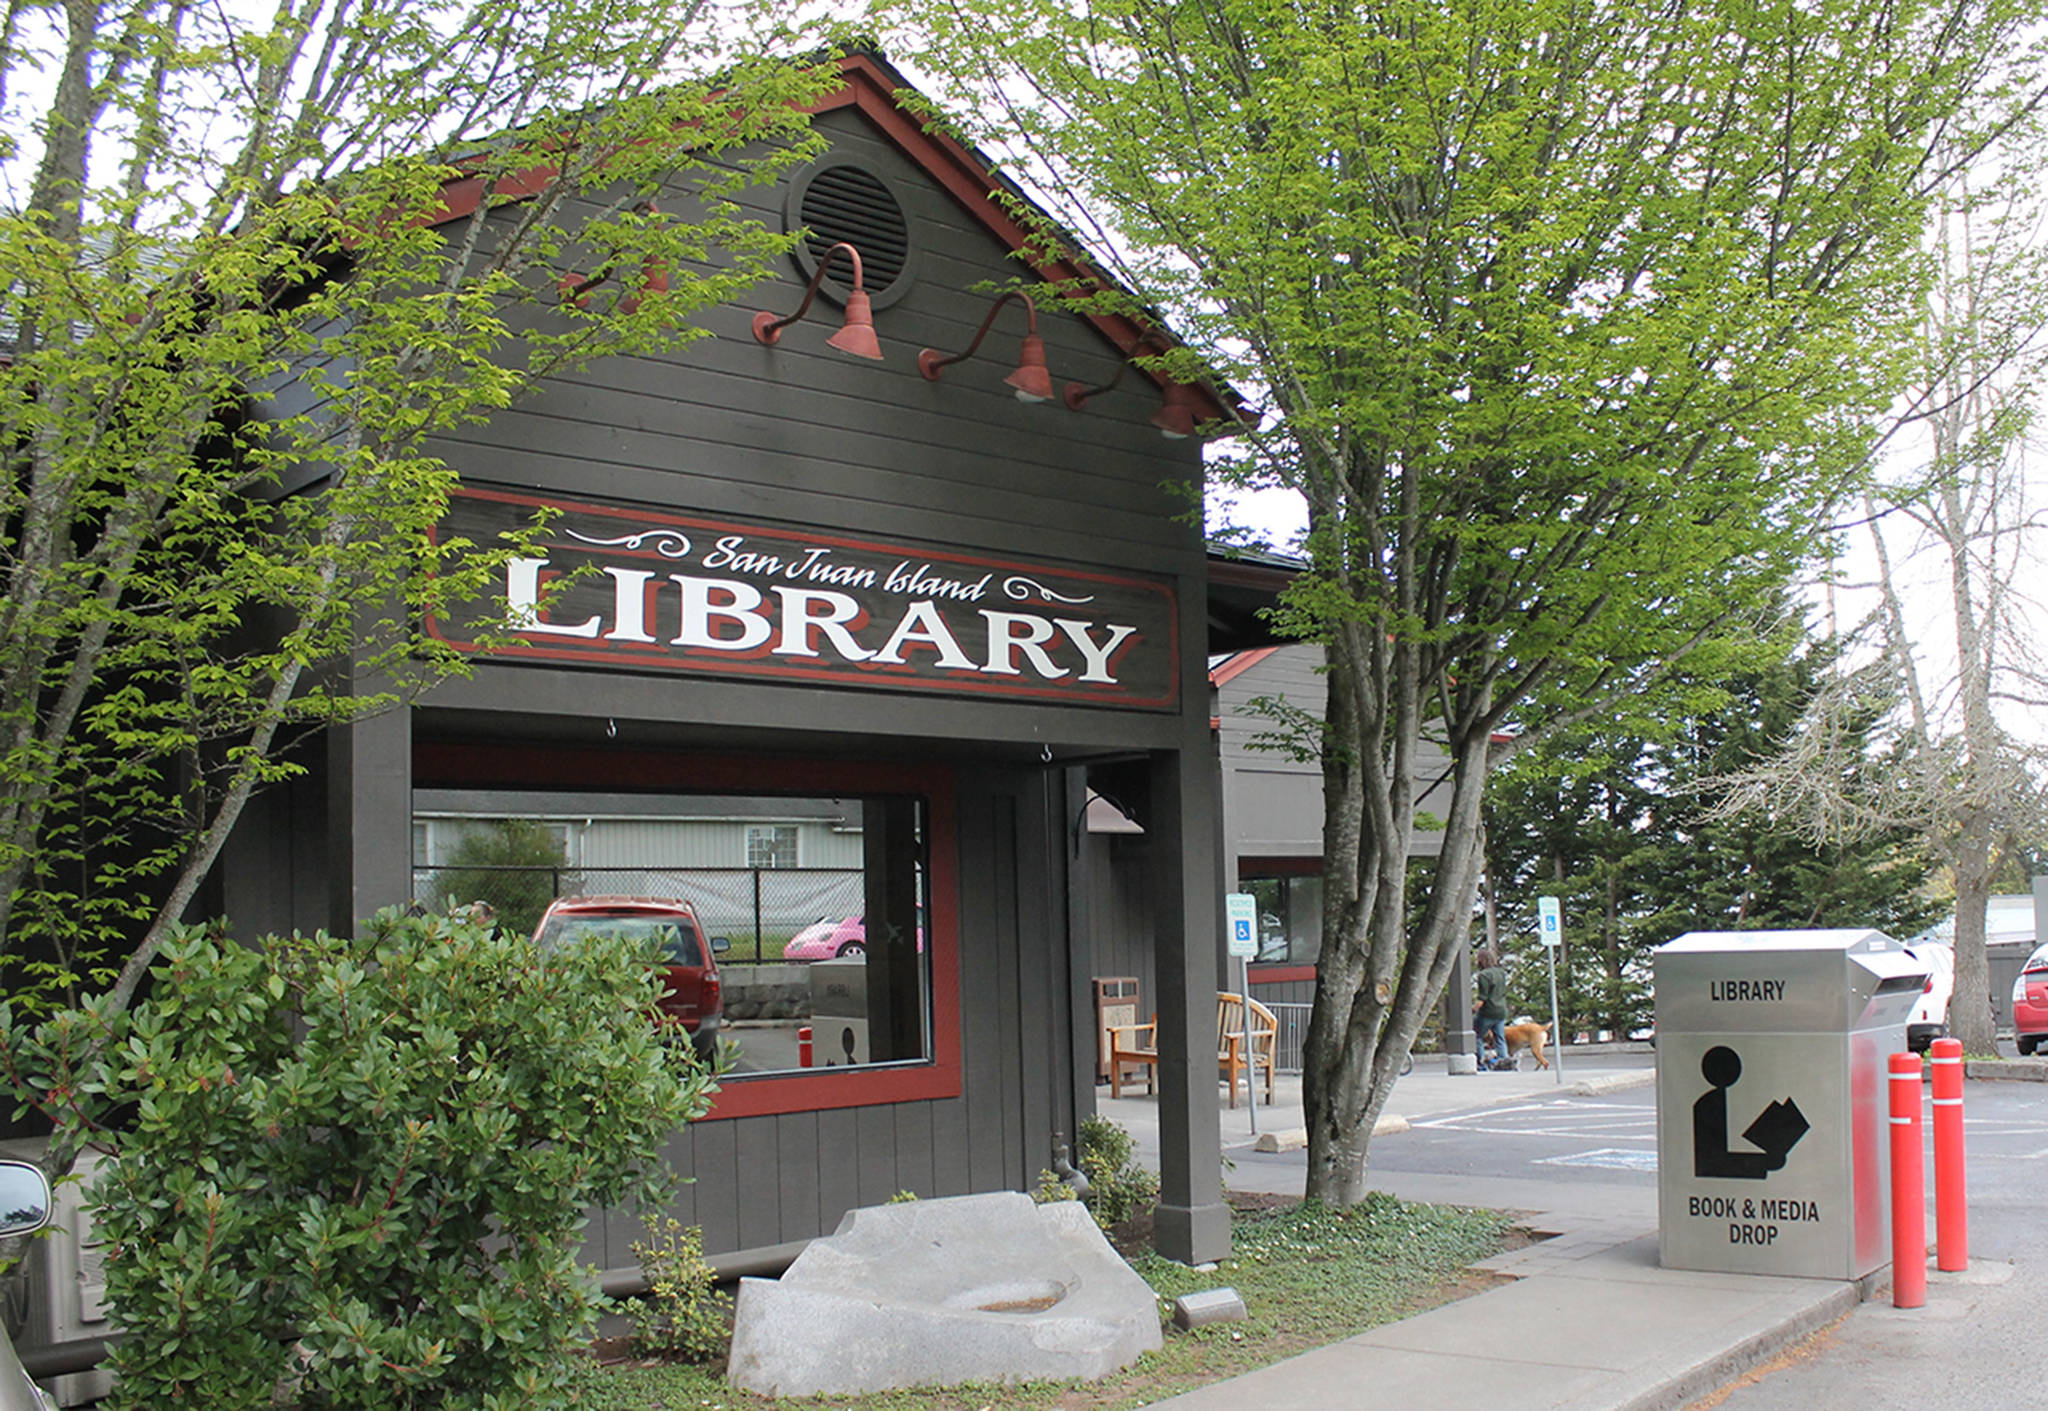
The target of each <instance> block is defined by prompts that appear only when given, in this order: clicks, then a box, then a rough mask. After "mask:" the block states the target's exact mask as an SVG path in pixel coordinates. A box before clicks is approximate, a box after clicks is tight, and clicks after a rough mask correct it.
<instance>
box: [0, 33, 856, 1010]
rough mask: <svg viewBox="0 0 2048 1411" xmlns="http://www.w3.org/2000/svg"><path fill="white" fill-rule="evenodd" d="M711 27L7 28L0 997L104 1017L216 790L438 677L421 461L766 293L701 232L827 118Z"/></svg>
mask: <svg viewBox="0 0 2048 1411" xmlns="http://www.w3.org/2000/svg"><path fill="white" fill-rule="evenodd" d="M771 8H772V7H771ZM743 19H744V14H743V12H741V11H738V10H732V9H728V10H725V11H723V12H722V14H721V20H722V23H721V24H720V25H718V26H716V27H713V26H711V25H709V24H708V23H705V22H702V21H699V20H698V19H697V18H696V14H695V7H694V6H692V7H689V8H687V9H686V10H685V11H684V12H682V13H681V14H678V13H677V12H676V11H675V10H673V9H671V8H670V7H667V6H661V5H646V4H641V3H638V0H614V2H613V3H604V4H597V5H589V4H580V3H578V4H568V3H562V0H537V3H527V2H526V0H521V2H520V3H511V0H445V3H444V2H443V0H372V3H368V4H359V5H322V4H317V3H309V4H296V3H286V4H283V5H280V6H275V7H270V8H267V9H260V10H259V9H256V8H251V7H234V6H229V7H207V6H194V5H190V4H186V3H183V0H138V3H136V4H131V5H126V6H120V7H116V6H110V5H103V4H98V3H94V0H86V3H82V4H68V5H63V6H56V5H17V6H11V7H10V8H9V10H8V13H7V19H6V22H5V26H4V29H0V106H4V110H5V112H6V116H7V121H6V122H5V123H4V125H0V132H4V134H5V135H4V136H0V160H4V161H5V163H6V166H7V169H8V170H9V172H10V173H11V175H12V176H13V177H14V179H15V182H16V184H15V185H14V187H13V188H12V189H14V190H15V191H16V192H17V196H16V202H15V204H12V205H10V206H9V207H8V208H7V209H6V210H5V211H4V212H0V340H4V345H5V346H4V356H0V447H4V448H5V451H6V454H7V456H8V462H7V473H6V474H5V475H4V476H0V638H4V640H5V641H6V643H7V652H6V657H5V661H4V663H0V780H4V789H0V973H4V974H5V975H6V978H7V983H8V985H9V987H10V989H12V990H13V991H15V992H16V994H17V997H18V998H19V997H21V996H22V995H23V994H24V992H28V993H30V994H31V995H39V996H41V1002H43V1003H45V1004H50V1003H62V1002H67V1001H72V1000H76V999H77V998H78V997H79V996H80V995H81V994H82V993H85V992H87V991H90V990H93V989H97V988H99V987H102V986H108V987H110V990H111V993H113V994H114V995H115V996H117V997H118V998H119V999H122V1000H125V999H126V998H127V997H128V996H130V995H131V994H132V993H133V991H134V988H135V986H136V984H137V983H138V982H139V981H140V979H141V978H142V976H143V974H144V973H145V971H146V970H147V968H148V965H149V962H150V960H151V958H152V957H153V956H154V954H155V952H156V948H157V947H158V945H159V944H160V943H161V942H162V940H163V938H164V937H165V936H166V935H167V934H168V933H169V931H170V929H171V927H172V926H173V925H174V924H176V923H177V922H178V921H179V920H180V918H182V917H184V916H185V915H186V914H187V911H188V909H189V907H190V906H191V904H192V902H193V900H194V897H195V895H196V894H197V889H198V888H199V886H200V883H201V881H202V879H203V878H204V877H205V876H206V874H207V872H208V870H209V869H210V868H211V867H212V866H213V865H214V863H215V861H216V859H217V858H218V856H219V854H220V850H221V848H222V846H223V844H224V843H225V841H226V839H227V837H228V835H229V833H230V832H231V831H232V829H233V828H234V826H235V823H236V820H237V818H238V817H239V816H240V814H241V812H242V809H243V806H244V805H245V803H246V801H247V800H248V798H249V797H250V795H251V793H252V792H253V791H254V790H256V789H258V788H261V787H263V786H264V785H266V784H269V783H272V782H274V781H276V780H278V779H280V778H283V777H286V776H289V775H291V774H293V773H295V772H298V771H299V770H300V769H301V767H302V766H301V762H300V759H299V757H298V756H297V755H295V754H294V752H293V749H292V745H293V742H294V741H295V740H299V739H303V738H306V737H308V736H310V735H312V734H314V733H316V732H318V731H319V730H320V729H322V728H323V727H326V726H328V725H330V724H333V723H336V722H345V721H348V720H351V719H355V718H357V717H359V716H360V715H362V714H363V713H365V712H369V711H374V710H378V709H381V708H384V707H387V706H388V705H390V704H391V703H392V702H394V701H396V700H398V699H401V698H403V697H405V696H407V695H409V694H411V693H414V692H416V691H418V690H421V689H424V688H426V687H427V686H430V685H431V684H433V682H434V681H436V680H438V679H440V678H442V677H443V676H445V675H446V674H448V673H450V672H454V671H459V670H461V662H460V659H459V658H457V657H456V656H455V654H453V653H452V652H451V651H449V650H448V649H447V648H445V647H444V646H442V645H441V644H438V643H436V642H434V641H432V640H430V639H428V638H427V637H426V636H424V635H423V633H422V632H421V630H420V626H419V624H420V623H421V621H422V620H423V618H425V616H426V615H427V614H429V613H431V612H433V611H434V610H435V609H436V608H437V607H438V606H439V605H441V604H443V603H446V602H451V601H469V600H473V599H475V598H478V597H484V598H488V597H489V596H490V591H491V585H492V584H494V583H496V582H499V581H501V573H502V560H503V556H504V555H505V554H508V553H511V552H514V551H516V545H515V544H512V543H501V544H486V545H482V546H476V545H470V544H466V543H463V542H460V541H458V540H453V539H450V538H447V537H440V538H437V537H436V535H435V526H436V524H437V522H438V521H439V520H440V519H441V517H442V513H443V507H444V503H445V498H446V494H447V491H448V489H449V485H450V481H451V478H452V477H451V474H450V472H449V471H448V469H447V468H446V467H445V466H444V465H443V464H441V463H440V462H439V461H437V460H435V459H434V458H433V457H432V456H430V455H428V454H427V453H426V451H425V449H424V448H425V447H426V446H427V445H428V444H429V441H430V438H433V437H435V436H440V435H445V434H457V433H460V431H461V430H462V428H465V427H467V426H470V425H471V424H473V423H476V422H478V421H480V420H482V419H484V418H486V417H488V416H489V415H491V414H492V413H493V412H495V411H497V410H499V409H500V408H502V407H504V406H506V405H507V404H508V403H510V402H511V401H513V400H514V399H515V398H517V397H518V396H519V395H520V394H521V392H522V390H523V389H525V388H526V387H528V386H529V385H530V384H532V382H533V381H534V380H535V379H536V378H538V377H540V376H543V375H546V374H548V373H552V372H555V371H559V370H561V369H565V368H568V367H572V366H575V365H577V364H580V363H584V362H587V361H588V360H590V359H592V358H596V357H599V356H603V355H630V354H636V353H647V352H653V351H657V350H661V349H666V348H671V347H674V346H676V345H678V344H680V343H682V342H683V341H685V340H687V339H689V338H691V337H693V336H696V335H697V334H698V333H699V332H701V330H696V329H693V328H692V327H691V326H690V319H691V318H692V316H693V315H695V314H697V313H698V312H699V311H701V310H703V309H705V308H707V307H709V306H711V305H714V304H718V303H721V302H724V301H728V300H730V299H731V298H733V297H734V296H735V295H736V294H738V293H739V292H740V291H742V290H744V289H746V288H747V287H748V286H749V285H750V284H751V283H753V282H754V281H756V280H758V279H759V278H761V277H763V276H764V274H766V273H767V272H768V271H769V270H770V269H771V268H772V267H773V264H774V260H775V257H776V256H777V255H779V254H780V253H781V252H782V251H783V250H784V249H785V248H786V247H787V243H788V241H787V238H786V237H784V236H783V235H781V234H780V233H771V232H769V231H767V230H765V229H763V228H762V227H761V226H760V225H759V224H758V223H756V222H754V221H752V220H750V219H748V218H746V216H745V215H744V213H743V212H742V211H741V210H740V209H739V207H738V206H737V205H736V204H735V202H734V200H733V196H734V194H735V193H736V192H737V191H738V190H739V189H740V188H741V187H743V186H744V185H746V184H747V183H750V182H754V181H758V180H763V179H768V178H771V177H773V176H774V175H775V174H776V173H778V172H780V171H782V170H783V169H785V168H786V167H787V166H788V165H789V164H790V163H791V162H793V161H795V160H798V159H800V158H801V157H802V156H803V155H804V154H805V153H806V152H807V151H808V150H811V149H812V144H813V143H814V141H815V139H814V138H813V137H812V136H811V135H810V133H809V130H808V126H807V122H806V118H805V116H804V113H803V105H804V104H805V102H806V101H807V100H808V99H810V98H811V97H813V96H814V95H816V94H817V93H818V92H819V91H820V88H821V86H823V85H825V84H828V83H829V82H831V81H832V80H831V76H830V74H829V72H826V71H823V70H820V69H817V68H815V67H810V66H806V65H804V64H798V63H789V62H781V61H777V60H775V59H773V58H771V57H769V54H770V51H771V48H772V41H773V36H772V35H771V34H769V33H768V32H766V30H765V28H764V25H765V23H766V20H765V18H764V19H763V21H762V22H761V23H760V24H755V25H752V26H749V25H747V24H744V23H741V22H740V21H741V20H743ZM600 277H601V278H600ZM564 281H567V286H566V291H565V288H564ZM486 645H488V641H487V642H486ZM28 1002H35V1001H34V1000H33V999H31V1000H29V1001H28Z"/></svg>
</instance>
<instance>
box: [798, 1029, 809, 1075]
mask: <svg viewBox="0 0 2048 1411" xmlns="http://www.w3.org/2000/svg"><path fill="white" fill-rule="evenodd" d="M796 1066H797V1067H799V1068H808V1067H810V1066H811V1026H810V1025H808V1024H803V1025H799V1026H798V1028H797V1031H796Z"/></svg>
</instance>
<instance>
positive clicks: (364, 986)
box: [0, 912, 711, 1411]
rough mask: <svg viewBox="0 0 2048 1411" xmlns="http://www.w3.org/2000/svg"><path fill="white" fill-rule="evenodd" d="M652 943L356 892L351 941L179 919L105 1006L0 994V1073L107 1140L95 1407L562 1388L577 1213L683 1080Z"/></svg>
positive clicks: (309, 1403) (670, 1107)
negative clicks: (575, 935) (448, 913)
mask: <svg viewBox="0 0 2048 1411" xmlns="http://www.w3.org/2000/svg"><path fill="white" fill-rule="evenodd" d="M652 962H653V957H652V955H651V953H642V952H640V951H638V950H635V949H633V948H630V947H628V946H626V945H625V944H623V943H620V942H611V941H607V942H595V941H594V942H592V943H590V944H588V945H584V946H578V947H575V948H573V949H571V950H568V951H564V952H561V953H559V954H553V955H542V954H538V953H536V952H535V950H534V948H533V947H532V945H531V943H530V942H529V941H528V940H527V939H526V938H524V937H522V936H519V935H516V934H503V933H500V934H492V933H490V932H489V931H487V930H483V929H479V928H477V927H474V926H470V925H467V924H465V923H462V922H458V921H455V920H452V919H450V918H445V917H439V918H437V917H406V916H402V915H400V914H398V913H396V912H385V913H382V914H380V915H378V916H377V917H375V918H374V919H373V920H372V921H371V922H370V923H369V924H368V928H367V934H366V935H364V936H362V937H361V938H358V939H354V940H344V939H340V938H337V937H330V936H326V935H316V936H313V937H310V938H308V937H303V936H297V935H294V936H292V937H290V938H289V939H276V938H271V939H266V940H264V941H262V942H260V943H258V944H257V945H255V946H254V947H250V948H244V947H242V946H240V945H237V944H235V943H233V942H231V941H226V940H223V939H221V938H219V937H217V936H214V935H211V934H206V933H202V932H196V931H194V932H186V933H184V934H182V935H181V936H179V937H178V938H177V939H176V940H175V941H174V942H172V943H171V944H169V945H167V946H166V947H165V948H164V952H163V956H162V959H161V960H160V962H159V963H158V965H157V968H156V970H155V972H154V989H153V992H152V994H151V997H150V998H149V999H148V1000H147V1001H146V1002H144V1003H142V1004H139V1005H137V1006H136V1007H135V1008H134V1009H133V1010H132V1011H130V1012H129V1013H127V1014H124V1015H116V1016H113V1017H111V1018H110V1017H108V1016H107V1014H106V1013H105V1011H104V1010H103V1009H101V1008H98V1007H96V1006H90V1005H89V1006H88V1007H87V1008H85V1009H84V1010H76V1011H67V1012H66V1013H64V1014H61V1015H59V1016H57V1017H56V1018H54V1019H52V1020H50V1021H48V1022H46V1023H44V1024H42V1025H40V1026H39V1027H38V1028H37V1029H36V1030H35V1032H34V1033H33V1034H30V1033H28V1032H26V1031H25V1030H22V1029H17V1028H15V1027H13V1026H12V1024H11V1023H10V1022H9V1020H8V1018H7V1016H6V1014H5V1012H4V1010H0V1042H4V1043H5V1044H6V1045H7V1046H8V1047H9V1049H10V1051H11V1052H12V1053H13V1054H14V1055H15V1056H16V1061H15V1063H14V1065H13V1068H12V1072H13V1074H14V1076H15V1077H16V1081H17V1083H18V1084H21V1083H24V1082H26V1083H28V1084H30V1085H31V1086H33V1087H35V1088H37V1089H40V1095H39V1100H40V1103H41V1105H43V1106H45V1107H46V1108H47V1109H50V1110H53V1111H55V1112H57V1113H58V1114H59V1115H60V1116H62V1117H64V1118H65V1120H67V1121H68V1122H70V1123H72V1124H73V1125H74V1127H75V1125H76V1124H77V1123H78V1122H80V1121H82V1120H83V1121H90V1122H93V1123H95V1124H96V1130H95V1132H94V1135H93V1138H92V1140H93V1141H94V1142H95V1144H97V1145H100V1146H102V1147H104V1148H105V1149H106V1150H108V1151H109V1152H110V1153H111V1154H112V1155H113V1157H114V1158H115V1160H114V1162H113V1163H112V1165H111V1166H109V1167H107V1168H104V1171H103V1174H102V1175H101V1176H100V1177H99V1179H98V1182H97V1185H96V1186H95V1189H94V1196H93V1199H94V1203H95V1209H94V1219H95V1222H96V1225H97V1229H98V1233H99V1234H100V1236H101V1237H102V1238H103V1239H104V1240H105V1241H106V1242H107V1250H108V1261H107V1274H106V1277H107V1297H108V1301H109V1303H110V1304H111V1306H112V1315H113V1318H114V1319H115V1321H116V1322H117V1323H118V1324H119V1325H120V1326H121V1327H122V1328H123V1329H124V1330H125V1331H126V1334H127V1336H126V1337H125V1338H124V1339H122V1341H121V1342H120V1343H118V1344H117V1346H116V1350H115V1352H114V1362H115V1367H116V1369H117V1370H118V1372H119V1374H120V1375H119V1379H118V1380H117V1382H116V1383H115V1397H114V1404H115V1405H117V1406H123V1407H148V1408H164V1407H173V1406H192V1407H205V1408H207V1411H237V1409H238V1408H245V1407H247V1408H254V1407H267V1406H270V1405H272V1404H273V1401H274V1400H275V1401H276V1402H277V1403H280V1404H285V1405H292V1404H297V1405H301V1406H305V1407H321V1408H333V1409H334V1411H345V1409H346V1408H364V1411H368V1408H376V1409H377V1411H392V1409H393V1408H414V1407H475V1408H481V1409H482V1411H495V1409H496V1408H503V1411H512V1408H515V1407H516V1408H520V1411H526V1409H527V1408H532V1407H541V1406H558V1405H563V1404H566V1402H565V1392H564V1390H563V1389H564V1386H565V1383H566V1381H567V1378H568V1375H569V1364H570V1361H571V1353H572V1352H573V1350H575V1349H576V1348H578V1347H580V1346H581V1345H582V1344H584V1343H586V1342H587V1341H588V1338H589V1336H590V1331H591V1328H592V1325H593V1323H594V1321H595V1317H596V1312H597V1309H598V1307H599V1305H600V1303H601V1301H602V1300H601V1295H600V1294H599V1293H598V1291H597V1289H596V1287H595V1283H594V1280H593V1278H592V1276H591V1274H590V1272H589V1271H588V1270H586V1269H584V1268H582V1267H581V1266H580V1265H579V1263H578V1260H577V1254H578V1250H579V1247H580V1231H581V1228H582V1225H583V1222H584V1214H585V1211H586V1209H587V1208H588V1207H590V1206H591V1205H593V1204H597V1203H603V1204H607V1205H616V1204H620V1203H623V1202H627V1201H631V1200H634V1199H636V1198H642V1197H645V1196H649V1195H652V1194H653V1193H654V1186H655V1184H656V1182H657V1180H658V1177H659V1172H660V1167H659V1163H658V1158H657V1152H658V1151H659V1149H660V1147H661V1145H662V1143H663V1142H664V1141H665V1140H666V1139H667V1138H668V1137H669V1136H670V1135H671V1134H672V1133H673V1132H674V1130H675V1129H676V1128H677V1127H678V1126H680V1125H681V1124H682V1123H683V1122H685V1121H686V1120H688V1119H689V1118H690V1117H692V1116H696V1115H699V1114H701V1113H702V1112H703V1110H704V1109H705V1106H706V1105H707V1103H708V1101H709V1089H710V1083H711V1080H710V1078H709V1076H708V1075H707V1074H706V1073H705V1072H704V1071H703V1070H702V1069H701V1068H700V1067H699V1066H698V1065H697V1064H696V1063H695V1062H694V1060H693V1059H691V1058H690V1056H689V1054H688V1045H687V1044H683V1043H675V1044H671V1043H669V1042H668V1041H666V1040H664V1039H663V1038H662V1037H661V1036H660V1031H659V1028H658V1026H657V1024H656V1023H655V1017H654V1016H655V1010H654V999H655V995H656V993H657V991H656V987H655V981H654V977H653V968H652ZM114 1116H118V1118H119V1122H118V1124H115V1123H114V1122H112V1121H111V1120H110V1118H112V1117H114Z"/></svg>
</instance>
